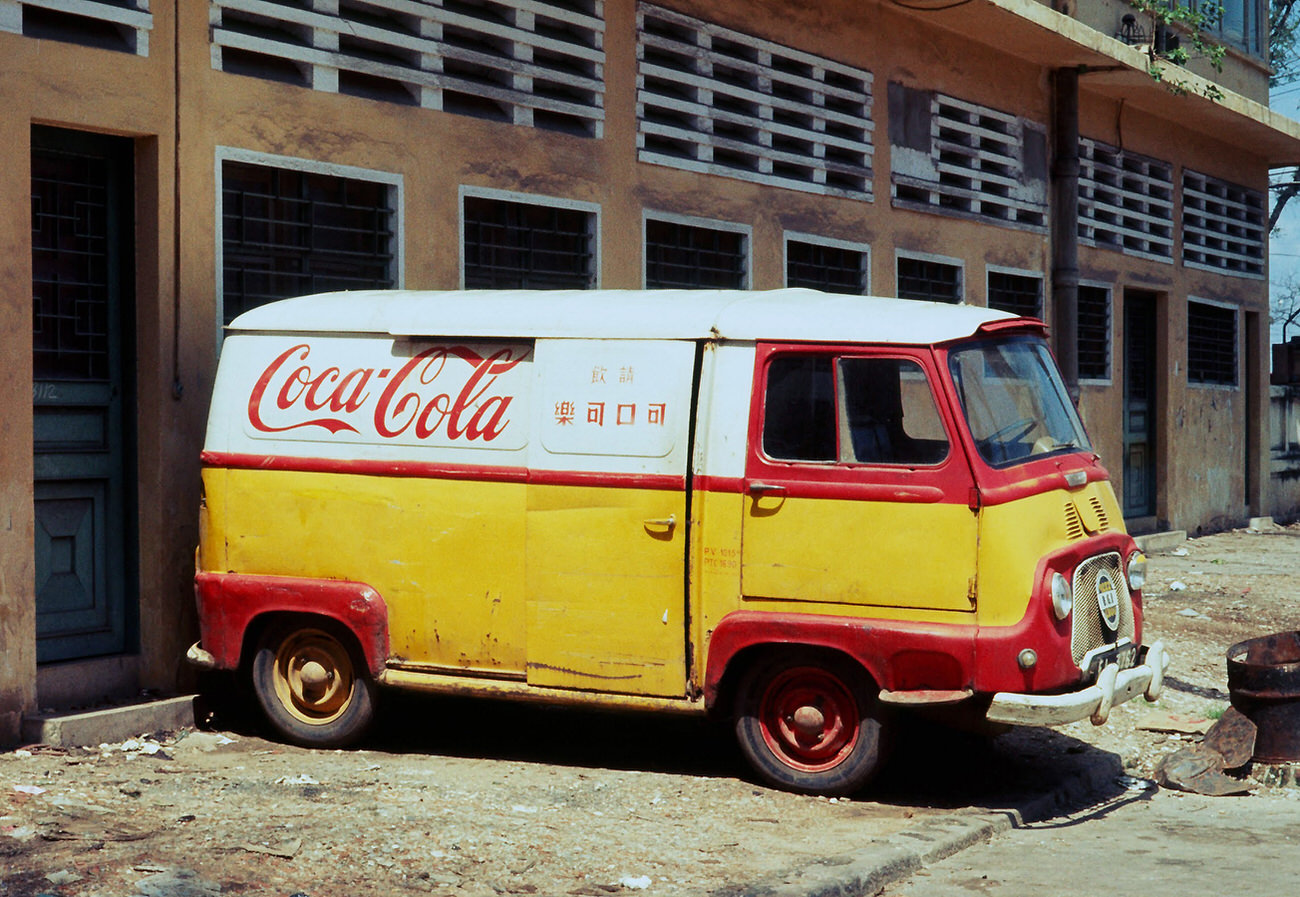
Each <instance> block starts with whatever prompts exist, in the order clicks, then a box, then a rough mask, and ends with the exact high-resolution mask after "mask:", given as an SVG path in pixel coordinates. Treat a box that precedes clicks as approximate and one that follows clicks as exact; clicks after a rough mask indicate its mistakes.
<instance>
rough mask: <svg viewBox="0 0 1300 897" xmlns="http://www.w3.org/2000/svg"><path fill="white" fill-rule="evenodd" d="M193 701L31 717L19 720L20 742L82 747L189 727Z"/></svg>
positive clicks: (185, 698) (186, 698) (182, 699)
mask: <svg viewBox="0 0 1300 897" xmlns="http://www.w3.org/2000/svg"><path fill="white" fill-rule="evenodd" d="M194 698H195V696H194V695H184V696H182V697H179V698H164V699H162V700H159V701H148V702H146V703H143V704H127V705H124V706H121V707H107V708H105V709H103V710H89V711H87V712H85V713H51V714H34V715H32V716H27V717H24V718H23V732H22V734H23V740H24V741H25V742H26V743H28V744H52V745H56V746H58V747H84V746H93V745H97V744H103V743H104V742H109V743H112V742H117V741H124V740H126V739H128V738H135V737H136V736H139V735H143V734H146V733H151V732H163V731H172V730H175V729H183V728H186V727H193V725H194Z"/></svg>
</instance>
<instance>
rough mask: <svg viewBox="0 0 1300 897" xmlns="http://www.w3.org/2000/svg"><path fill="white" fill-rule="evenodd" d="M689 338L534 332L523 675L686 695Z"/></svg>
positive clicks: (544, 682)
mask: <svg viewBox="0 0 1300 897" xmlns="http://www.w3.org/2000/svg"><path fill="white" fill-rule="evenodd" d="M697 357H698V356H697V352H696V346H695V343H693V342H683V341H671V340H538V342H537V348H536V362H535V364H536V368H537V371H538V383H537V393H536V395H537V396H538V397H539V401H538V405H537V408H538V412H539V415H540V417H539V419H538V420H537V421H536V424H535V427H534V430H533V432H534V433H536V434H537V439H535V440H534V442H533V444H532V445H531V446H530V455H529V482H528V510H527V515H526V523H525V528H526V539H525V543H526V548H525V550H526V556H525V568H526V574H525V579H526V583H527V593H528V599H527V608H528V610H527V658H528V661H527V663H528V674H527V681H528V683H529V684H530V685H538V686H548V687H554V688H574V689H584V690H589V691H600V692H612V693H618V694H630V695H654V696H681V695H684V694H685V692H686V621H687V613H686V588H685V586H686V544H687V519H688V515H689V507H688V505H687V494H686V481H687V462H688V459H689V457H690V420H691V416H692V389H693V383H694V380H695V369H696V364H697Z"/></svg>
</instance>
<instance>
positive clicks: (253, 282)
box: [221, 161, 396, 324]
mask: <svg viewBox="0 0 1300 897" xmlns="http://www.w3.org/2000/svg"><path fill="white" fill-rule="evenodd" d="M391 189H392V188H391V187H390V186H389V185H388V184H382V183H378V182H374V181H365V180H361V179H357V178H348V177H338V176H334V175H326V174H318V173H313V172H305V171H295V170H291V169H287V168H276V167H273V166H268V165H254V164H250V163H246V162H232V161H226V162H223V163H222V166H221V203H222V208H221V219H222V220H221V246H222V315H223V318H224V322H225V323H227V324H229V323H230V322H231V321H233V320H234V319H235V318H236V317H237V316H238V315H240V314H242V313H243V312H245V311H247V310H249V309H250V308H256V307H257V306H259V305H265V304H266V303H267V302H271V301H274V300H276V299H285V298H288V297H290V296H301V295H306V294H309V293H321V292H328V291H331V290H358V289H389V288H391V287H393V286H394V285H395V280H396V272H395V270H394V268H395V258H394V250H395V243H396V240H395V237H394V230H393V228H394V224H395V217H396V216H395V212H394V210H393V203H392V201H391V197H390V191H391Z"/></svg>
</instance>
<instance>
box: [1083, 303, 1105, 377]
mask: <svg viewBox="0 0 1300 897" xmlns="http://www.w3.org/2000/svg"><path fill="white" fill-rule="evenodd" d="M1078 326H1079V350H1078V352H1079V355H1078V357H1079V379H1080V380H1109V379H1110V290H1109V289H1107V288H1106V287H1097V286H1088V285H1086V284H1080V285H1079V325H1078Z"/></svg>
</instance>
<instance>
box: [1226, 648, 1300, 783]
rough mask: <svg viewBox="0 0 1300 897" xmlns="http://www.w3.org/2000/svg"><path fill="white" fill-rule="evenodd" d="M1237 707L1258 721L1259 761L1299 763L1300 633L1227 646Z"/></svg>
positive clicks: (1230, 687)
mask: <svg viewBox="0 0 1300 897" xmlns="http://www.w3.org/2000/svg"><path fill="white" fill-rule="evenodd" d="M1228 694H1229V696H1230V698H1231V699H1232V706H1233V707H1236V708H1237V709H1238V710H1240V711H1241V712H1242V713H1243V714H1245V716H1246V717H1247V718H1248V719H1250V721H1251V722H1253V723H1254V724H1255V727H1256V729H1257V732H1256V734H1255V754H1254V759H1256V760H1258V761H1260V762H1262V763H1294V762H1297V761H1300V632H1279V633H1277V634H1276V635H1265V636H1261V637H1260V638H1253V639H1247V640H1246V641H1244V642H1238V643H1237V644H1235V645H1233V646H1232V647H1231V648H1229V649H1228Z"/></svg>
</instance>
